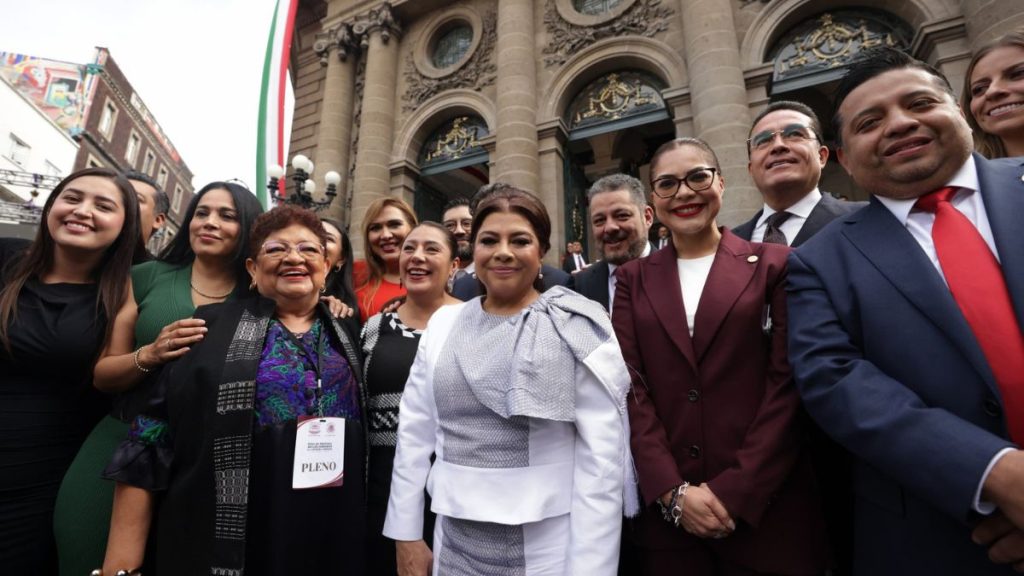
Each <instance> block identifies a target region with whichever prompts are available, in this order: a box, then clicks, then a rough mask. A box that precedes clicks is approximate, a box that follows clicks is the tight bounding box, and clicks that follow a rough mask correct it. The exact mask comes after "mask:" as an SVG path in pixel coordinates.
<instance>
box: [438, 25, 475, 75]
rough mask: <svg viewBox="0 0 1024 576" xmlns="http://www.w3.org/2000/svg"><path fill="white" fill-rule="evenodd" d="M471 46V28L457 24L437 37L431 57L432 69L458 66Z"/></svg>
mask: <svg viewBox="0 0 1024 576" xmlns="http://www.w3.org/2000/svg"><path fill="white" fill-rule="evenodd" d="M472 45H473V28H472V27H471V26H469V25H468V24H465V23H461V22H460V23H459V24H457V25H456V26H453V27H451V28H449V29H448V30H447V31H446V32H444V33H442V34H441V35H440V37H438V39H437V42H436V43H435V44H434V52H433V54H432V55H431V60H432V61H433V64H434V67H435V68H438V69H440V70H443V69H445V68H448V67H449V66H454V65H455V64H458V63H459V62H460V61H461V60H462V59H463V58H464V57H465V56H466V53H467V52H469V48H470V47H471V46H472Z"/></svg>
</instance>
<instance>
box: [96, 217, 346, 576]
mask: <svg viewBox="0 0 1024 576" xmlns="http://www.w3.org/2000/svg"><path fill="white" fill-rule="evenodd" d="M325 244H326V237H325V233H324V229H323V227H322V226H321V224H320V222H319V220H318V219H317V217H316V216H315V215H314V214H313V213H312V212H309V211H307V210H302V209H299V208H295V207H292V206H281V207H278V208H275V209H274V210H272V211H270V212H268V213H266V214H263V215H262V216H260V217H259V218H258V219H257V220H256V223H255V225H254V226H253V229H252V232H251V236H250V239H249V247H250V248H249V254H250V257H249V259H248V260H247V261H246V268H247V269H248V271H249V275H250V276H251V278H252V282H251V285H250V287H251V288H252V289H254V290H255V291H256V292H257V293H258V295H259V297H257V298H247V299H242V300H239V301H234V302H225V303H222V304H215V305H210V306H204V307H200V308H199V309H198V310H197V311H196V317H197V318H202V319H203V320H205V322H206V324H205V325H206V327H207V329H208V332H207V333H206V335H205V337H204V338H203V339H202V341H200V342H197V343H196V344H194V345H192V350H190V351H189V352H188V353H187V354H185V356H183V357H182V358H181V359H180V360H178V361H176V362H174V363H173V364H171V365H169V366H168V367H167V368H166V369H165V370H164V372H163V374H162V375H161V377H160V380H159V383H158V385H157V397H156V398H155V399H154V400H153V401H151V403H150V406H149V407H148V408H147V409H146V410H145V411H144V412H143V413H142V414H140V415H139V416H138V417H137V418H136V419H135V420H134V421H133V423H132V426H131V431H130V432H129V436H128V439H127V440H126V441H125V442H124V443H123V444H122V445H121V447H120V448H119V449H118V451H117V453H115V455H114V458H113V460H112V462H111V463H110V465H109V466H108V467H107V470H106V476H107V477H108V478H111V479H113V480H116V481H117V482H118V486H117V489H116V492H115V501H114V514H113V518H112V522H111V533H110V540H109V545H108V548H107V556H106V560H105V562H104V567H103V569H102V573H103V574H108V575H111V574H115V573H118V572H119V571H121V570H125V571H131V570H135V569H137V568H139V567H140V566H142V565H143V562H145V565H146V568H147V573H150V572H155V573H157V574H241V573H243V571H244V573H245V574H247V575H259V574H342V573H344V574H362V573H363V548H364V525H365V503H364V482H365V481H364V473H365V431H364V427H363V423H364V418H363V415H364V406H363V393H362V387H361V380H362V377H361V371H360V366H361V358H360V356H359V348H358V340H357V338H356V336H355V335H353V334H350V333H349V332H348V331H347V330H346V329H345V328H344V327H343V326H342V325H341V324H339V323H338V322H337V321H336V319H335V318H334V317H332V316H331V315H330V314H329V311H328V310H327V308H326V306H325V305H323V304H320V293H321V290H322V289H323V287H324V284H325V277H326V275H327V270H328V269H329V268H330V262H329V261H328V259H327V257H326V256H325ZM155 495H159V497H154V496H155ZM155 501H157V502H159V513H158V514H157V515H156V516H155V517H154V518H155V520H156V522H155V525H154V526H153V527H152V531H154V532H155V547H154V548H152V549H153V550H155V554H154V556H153V557H151V558H145V559H144V558H143V556H144V551H145V549H146V538H147V534H148V533H149V532H150V526H149V523H150V518H151V513H152V508H153V503H154V502H155Z"/></svg>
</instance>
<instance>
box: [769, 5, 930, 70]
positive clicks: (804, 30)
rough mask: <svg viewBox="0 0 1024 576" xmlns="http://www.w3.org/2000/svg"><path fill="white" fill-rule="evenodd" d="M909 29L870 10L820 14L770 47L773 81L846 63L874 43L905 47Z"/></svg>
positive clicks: (835, 68) (875, 44)
mask: <svg viewBox="0 0 1024 576" xmlns="http://www.w3.org/2000/svg"><path fill="white" fill-rule="evenodd" d="M911 37H912V31H911V30H910V28H909V27H908V26H907V25H906V24H904V23H902V22H900V21H898V20H896V19H895V18H893V17H891V16H889V15H887V14H883V13H880V12H876V11H870V10H856V11H855V10H845V11H836V12H829V13H825V14H821V15H819V16H817V17H815V18H814V19H813V20H807V21H805V22H804V23H802V24H800V25H798V26H797V27H796V28H795V29H794V30H793V31H791V32H790V33H788V34H787V35H786V36H784V37H783V38H782V40H781V41H780V42H779V43H778V44H777V45H776V47H775V49H774V50H773V56H772V60H774V62H775V75H774V76H775V77H774V80H773V81H774V82H780V81H786V80H791V79H794V78H797V77H800V76H808V75H813V74H820V73H823V72H829V71H833V70H837V69H841V68H842V67H843V66H846V65H847V64H849V63H850V62H851V61H853V59H854V58H856V56H857V54H858V53H860V52H861V51H862V50H865V49H868V48H871V47H874V46H880V45H885V46H892V47H896V48H900V49H906V48H907V47H908V46H909V45H910V38H911Z"/></svg>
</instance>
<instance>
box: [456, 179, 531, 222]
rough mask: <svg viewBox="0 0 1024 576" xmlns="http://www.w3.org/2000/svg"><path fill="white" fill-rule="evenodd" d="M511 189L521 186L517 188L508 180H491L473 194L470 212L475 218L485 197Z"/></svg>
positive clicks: (470, 200)
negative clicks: (507, 181)
mask: <svg viewBox="0 0 1024 576" xmlns="http://www.w3.org/2000/svg"><path fill="white" fill-rule="evenodd" d="M510 190H519V188H516V187H515V186H513V185H511V184H508V183H506V182H491V183H490V184H484V185H483V186H481V187H480V189H479V190H477V191H476V192H475V193H474V194H473V197H472V198H470V199H469V212H470V213H471V214H473V216H474V219H475V217H476V210H477V207H478V206H480V203H481V202H483V201H484V199H485V198H488V197H489V196H491V195H492V194H496V193H498V192H508V191H510ZM522 192H525V190H522Z"/></svg>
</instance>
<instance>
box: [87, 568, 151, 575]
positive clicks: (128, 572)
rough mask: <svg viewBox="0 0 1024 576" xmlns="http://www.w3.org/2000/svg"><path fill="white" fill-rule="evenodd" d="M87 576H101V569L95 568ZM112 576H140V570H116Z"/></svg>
mask: <svg viewBox="0 0 1024 576" xmlns="http://www.w3.org/2000/svg"><path fill="white" fill-rule="evenodd" d="M89 576H103V568H97V569H95V570H93V571H92V572H90V573H89ZM114 576H142V568H141V567H140V568H134V569H132V570H118V571H117V572H114Z"/></svg>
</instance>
